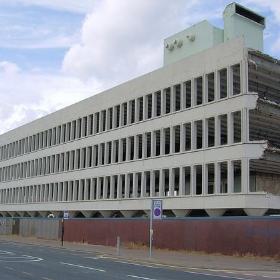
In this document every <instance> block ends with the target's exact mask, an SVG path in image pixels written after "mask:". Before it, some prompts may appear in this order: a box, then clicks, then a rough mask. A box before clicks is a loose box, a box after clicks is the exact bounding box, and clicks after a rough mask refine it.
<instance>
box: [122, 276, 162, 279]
mask: <svg viewBox="0 0 280 280" xmlns="http://www.w3.org/2000/svg"><path fill="white" fill-rule="evenodd" d="M126 277H132V278H137V279H145V280H156V279H152V278H147V277H142V276H136V275H126Z"/></svg>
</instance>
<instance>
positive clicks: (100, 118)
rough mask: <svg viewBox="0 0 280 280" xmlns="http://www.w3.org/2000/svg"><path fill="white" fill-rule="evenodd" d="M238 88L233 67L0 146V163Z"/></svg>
mask: <svg viewBox="0 0 280 280" xmlns="http://www.w3.org/2000/svg"><path fill="white" fill-rule="evenodd" d="M229 81H230V82H229ZM240 89H241V86H240V64H236V65H234V66H231V67H228V68H224V69H222V70H219V71H217V72H212V73H209V74H207V75H204V76H200V77H197V78H194V79H192V80H189V81H186V82H183V83H182V84H177V85H174V86H172V87H168V88H165V89H163V90H159V91H157V92H154V93H151V94H147V95H145V96H141V97H139V98H136V99H133V100H130V101H128V102H124V103H122V104H119V105H116V106H114V107H111V108H107V109H104V110H102V111H100V112H96V113H94V114H91V115H88V116H84V117H82V118H79V119H77V120H73V121H71V122H68V123H65V124H62V125H59V126H57V127H54V128H52V129H48V130H45V131H43V132H40V133H37V134H34V135H32V136H29V137H26V138H23V139H21V140H18V141H15V142H13V143H11V144H7V145H4V146H1V147H0V160H5V159H9V158H12V157H16V156H19V155H23V154H26V153H30V152H33V151H37V150H39V149H44V148H48V147H51V146H54V145H58V144H62V143H65V142H68V141H72V140H76V139H79V138H81V137H87V136H90V135H94V134H97V133H100V132H104V131H108V130H111V129H115V128H119V127H122V126H126V125H128V124H133V123H136V122H140V121H143V120H148V119H151V118H155V117H159V116H163V115H166V114H170V113H173V112H176V111H180V110H183V109H187V108H192V107H195V106H199V105H202V104H204V103H208V102H212V101H215V100H219V99H224V98H227V97H230V96H234V95H237V94H240Z"/></svg>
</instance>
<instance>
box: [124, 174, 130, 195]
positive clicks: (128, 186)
mask: <svg viewBox="0 0 280 280" xmlns="http://www.w3.org/2000/svg"><path fill="white" fill-rule="evenodd" d="M129 192H130V177H129V174H125V189H124V197H125V198H129Z"/></svg>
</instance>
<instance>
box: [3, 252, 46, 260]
mask: <svg viewBox="0 0 280 280" xmlns="http://www.w3.org/2000/svg"><path fill="white" fill-rule="evenodd" d="M1 252H2V253H1ZM1 252H0V262H39V261H42V260H43V259H42V258H38V257H33V256H28V255H22V256H16V255H15V254H14V253H12V252H7V251H1ZM4 253H5V255H4Z"/></svg>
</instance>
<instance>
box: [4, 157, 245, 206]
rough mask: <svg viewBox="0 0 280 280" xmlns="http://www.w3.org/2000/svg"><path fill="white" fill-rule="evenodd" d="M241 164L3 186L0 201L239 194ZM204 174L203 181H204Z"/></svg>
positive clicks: (234, 163) (188, 167)
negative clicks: (14, 186) (31, 184)
mask: <svg viewBox="0 0 280 280" xmlns="http://www.w3.org/2000/svg"><path fill="white" fill-rule="evenodd" d="M241 166H242V165H241V160H235V161H228V162H227V161H225V162H218V163H208V164H205V165H193V166H184V167H174V168H169V169H160V170H152V171H143V172H135V173H128V174H118V175H112V176H104V177H98V178H87V179H80V180H74V181H65V182H59V183H49V184H38V185H34V186H25V187H19V188H10V189H2V190H0V202H1V203H32V202H52V201H87V200H98V199H123V198H139V197H166V196H185V195H206V194H218V193H224V194H226V193H240V192H241V172H242V171H241V170H242V167H241ZM230 172H231V174H229V173H230ZM205 176H206V177H207V180H206V181H204V180H203V178H205ZM229 178H231V179H229ZM215 180H216V181H215Z"/></svg>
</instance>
